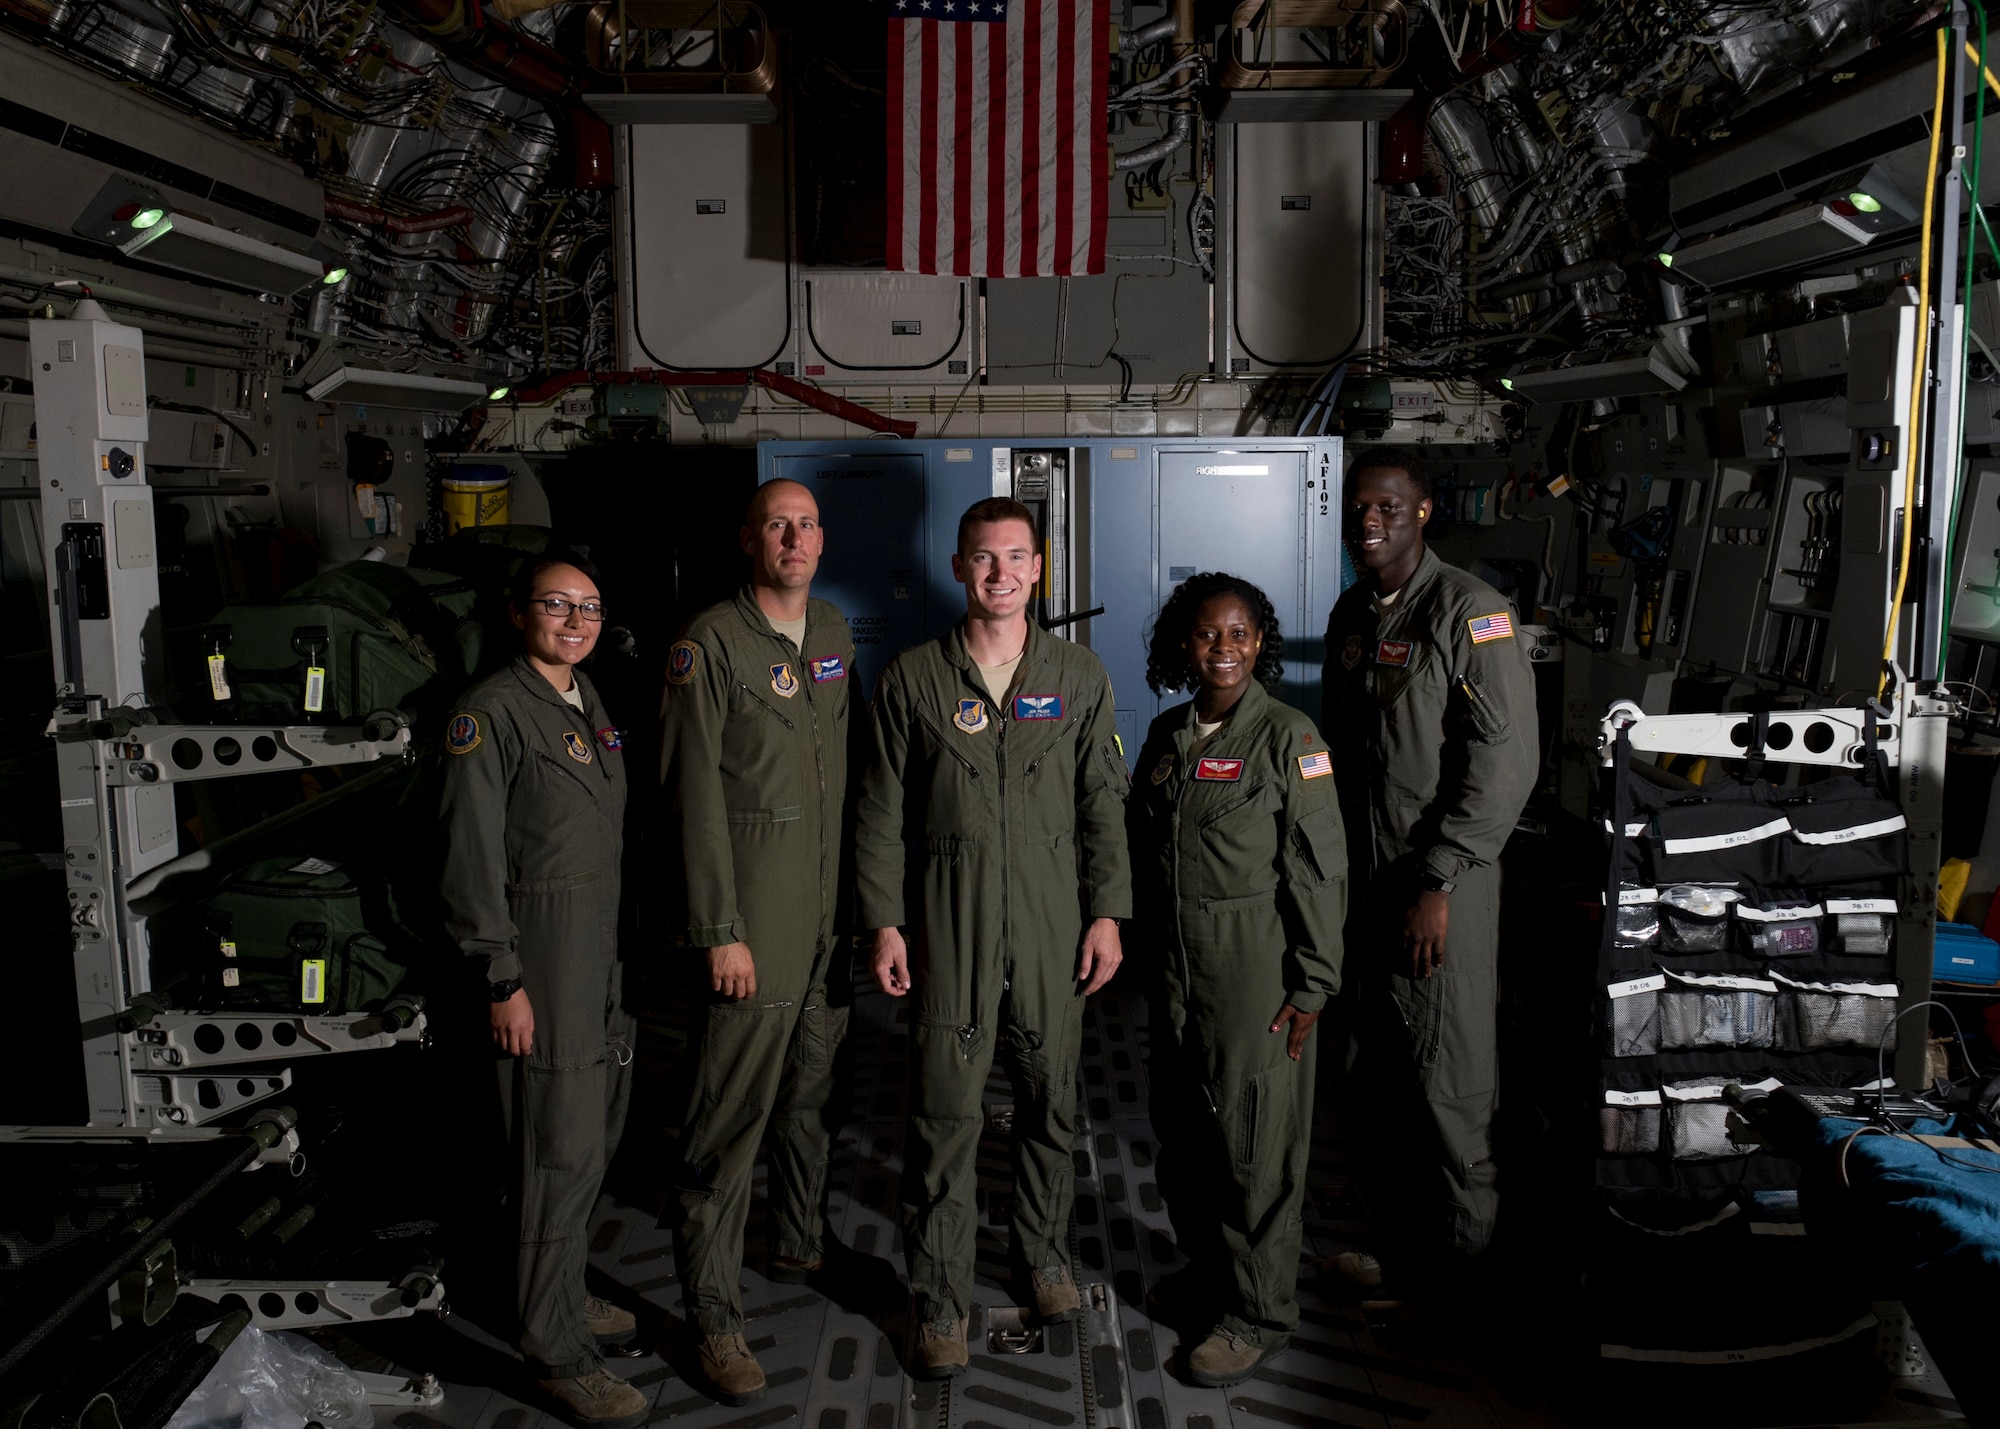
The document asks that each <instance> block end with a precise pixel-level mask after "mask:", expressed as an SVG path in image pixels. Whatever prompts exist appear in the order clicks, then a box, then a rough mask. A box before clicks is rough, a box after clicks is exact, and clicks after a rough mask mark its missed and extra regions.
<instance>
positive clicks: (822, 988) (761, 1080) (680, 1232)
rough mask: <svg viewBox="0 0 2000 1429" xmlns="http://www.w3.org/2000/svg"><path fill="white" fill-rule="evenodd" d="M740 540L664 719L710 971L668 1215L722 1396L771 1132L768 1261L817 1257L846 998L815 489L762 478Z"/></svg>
mask: <svg viewBox="0 0 2000 1429" xmlns="http://www.w3.org/2000/svg"><path fill="white" fill-rule="evenodd" d="M740 539H741V541H742V545H743V551H744V554H746V555H747V556H749V558H750V582H749V584H748V585H746V586H745V587H744V588H743V589H742V590H741V591H739V592H738V593H737V595H736V596H735V598H734V599H732V600H727V601H724V602H722V603H721V604H719V605H714V606H711V607H709V608H708V609H707V610H704V611H702V612H701V613H700V614H699V615H697V616H695V618H694V619H693V620H692V621H690V622H689V624H688V627H687V629H686V631H685V632H684V633H683V635H682V638H681V639H680V640H678V641H676V642H675V643H674V646H673V649H672V651H671V652H670V653H669V656H668V661H667V690H666V697H665V703H664V708H663V710H662V730H661V780H662V783H663V784H664V786H665V791H666V794H667V799H668V802H669V804H670V805H671V806H672V809H673V812H674V815H675V817H676V819H677V821H678V833H679V837H680V843H681V859H680V865H681V869H682V871H683V873H684V874H685V884H686V887H685V894H686V896H685V911H686V917H685V920H684V922H683V923H682V926H681V927H680V929H679V930H678V938H679V940H681V941H684V942H685V944H686V947H687V950H688V952H689V954H690V955H691V956H696V957H700V958H701V959H703V960H704V962H705V965H706V966H705V970H704V971H705V977H704V978H703V979H702V981H703V985H704V987H705V990H706V991H705V996H704V1000H703V1003H702V1005H701V1006H699V1007H697V1008H696V1009H695V1015H694V1018H693V1027H692V1035H691V1038H690V1045H689V1048H688V1059H689V1065H690V1066H692V1067H693V1069H694V1076H693V1090H692V1094H691V1095H690V1097H689V1102H688V1110H687V1116H686V1118H685V1119H684V1120H683V1122H682V1131H681V1145H680V1151H679V1154H678V1155H677V1156H676V1158H675V1161H674V1170H673V1176H674V1186H673V1196H674V1202H675V1205H674V1206H673V1207H670V1208H669V1210H668V1211H667V1213H666V1215H665V1217H664V1219H665V1220H666V1221H667V1222H668V1223H669V1224H671V1225H672V1226H673V1228H674V1257H675V1269H676V1271H677V1272H678V1273H679V1277H680V1282H681V1298H682V1304H683V1306H684V1307H685V1309H686V1311H687V1317H688V1322H689V1324H690V1326H691V1327H692V1329H693V1330H694V1332H695V1334H696V1335H697V1336H698V1337H699V1340H700V1363H701V1370H702V1374H703V1375H704V1376H705V1377H706V1379H707V1381H708V1388H709V1390H710V1392H711V1393H712V1394H714V1396H715V1397H716V1398H717V1399H720V1400H721V1401H722V1402H724V1403H725V1404H748V1403H751V1402H752V1401H754V1400H756V1399H759V1398H761V1397H762V1396H763V1394H764V1371H763V1369H762V1368H761V1367H760V1366H759V1365H758V1363H757V1360H756V1357H755V1356H754V1355H752V1354H751V1353H750V1350H749V1347H748V1346H747V1345H746V1344H745V1343H744V1340H743V1303H742V1292H741V1289H740V1287H739V1285H738V1283H737V1276H738V1273H739V1272H740V1271H741V1269H742V1266H743V1234H744V1226H745V1222H746V1221H747V1219H748V1217H749V1213H750V1178H751V1169H752V1165H753V1163H754V1162H755V1160H756V1156H757V1148H758V1145H759V1143H761V1142H762V1140H763V1138H764V1132H765V1128H766V1126H767V1125H768V1126H769V1128H770V1131H771V1168H770V1169H771V1174H770V1203H771V1220H772V1227H771V1236H770V1263H769V1266H768V1270H767V1273H768V1274H769V1276H770V1277H771V1278H772V1279H773V1280H780V1281H791V1282H800V1283H803V1282H806V1281H809V1280H817V1279H818V1278H820V1277H821V1276H822V1275H823V1274H824V1273H825V1271H826V1268H827V1251H828V1243H827V1241H826V1240H825V1239H824V1235H825V1229H826V1222H825V1215H824V1205H825V1199H826V1164H827V1149H828V1145H829V1142H830V1141H831V1130H832V1128H831V1127H829V1125H828V1124H827V1118H826V1104H827V1099H828V1095H829V1092H830V1091H831V1086H832V1079H833V1057H834V1051H835V1049H836V1048H837V1047H838V1046H839V1045H840V1040H841V1037H842V1036H843V1035H844V1033H845V1032H846V1030H847V1003H848V1002H849V1001H850V1000H851V998H852V994H853V987H852V981H851V979H850V977H849V973H848V968H847V965H846V963H845V962H844V961H842V960H841V959H840V958H839V956H838V952H837V948H836V939H835V933H834V906H835V903H836V902H837V899H838V892H839V888H840V884H841V876H840V873H841V850H842V848H843V846H844V844H843V839H842V836H841V835H842V810H843V808H844V806H845V803H846V794H847V764H848V739H849V732H850V730H851V729H852V728H853V724H852V719H853V716H852V715H851V713H850V709H849V705H850V701H852V700H856V699H858V698H859V696H858V695H857V694H855V693H854V684H855V677H854V673H853V666H854V637H853V636H852V635H851V634H850V633H849V632H848V628H847V621H846V620H845V618H843V617H842V615H841V613H840V612H839V611H838V610H837V609H835V608H834V607H833V606H832V605H830V604H829V603H828V602H826V601H823V600H813V599H811V591H812V580H813V575H814V573H815V572H816V571H817V570H818V569H819V558H820V551H821V549H822V548H823V546H824V544H825V535H824V533H823V532H822V530H821V529H820V524H819V504H818V503H817V502H816V501H814V500H813V495H812V492H811V491H809V490H807V489H806V488H805V487H804V486H801V485H800V484H799V483H798V482H795V481H773V482H769V483H767V484H766V485H764V486H762V487H760V488H758V491H757V494H756V495H755V496H754V497H752V498H751V500H750V506H749V509H748V510H747V511H746V512H745V513H744V517H743V530H742V532H741V535H740Z"/></svg>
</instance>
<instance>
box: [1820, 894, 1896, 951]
mask: <svg viewBox="0 0 2000 1429" xmlns="http://www.w3.org/2000/svg"><path fill="white" fill-rule="evenodd" d="M1826 912H1827V916H1828V918H1830V919H1831V920H1832V923H1833V926H1832V928H1831V929H1830V932H1831V934H1832V943H1833V951H1835V952H1836V953H1844V954H1846V955H1847V956H1848V957H1863V958H1880V957H1886V956H1888V953H1889V948H1890V946H1891V940H1892V937H1893V935H1894V930H1895V917H1896V900H1895V899H1893V898H1829V899H1827V900H1826Z"/></svg>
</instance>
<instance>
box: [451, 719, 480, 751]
mask: <svg viewBox="0 0 2000 1429" xmlns="http://www.w3.org/2000/svg"><path fill="white" fill-rule="evenodd" d="M444 747H445V748H446V749H448V750H450V751H451V752H452V753H453V754H470V753H472V751H473V750H475V749H477V748H479V721H478V720H477V719H475V718H474V717H473V716H471V715H469V714H462V715H454V716H452V721H451V723H450V724H449V725H448V726H446V727H445V732H444Z"/></svg>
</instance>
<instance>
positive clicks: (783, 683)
mask: <svg viewBox="0 0 2000 1429" xmlns="http://www.w3.org/2000/svg"><path fill="white" fill-rule="evenodd" d="M798 692H799V677H798V676H797V675H794V674H793V673H792V667H791V666H790V665H785V664H778V665H773V666H772V667H771V693H772V694H774V695H777V696H779V697H781V698H783V699H787V700H789V699H790V698H791V697H792V696H793V695H796V694H797V693H798Z"/></svg>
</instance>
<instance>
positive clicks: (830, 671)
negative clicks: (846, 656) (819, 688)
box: [811, 655, 847, 685]
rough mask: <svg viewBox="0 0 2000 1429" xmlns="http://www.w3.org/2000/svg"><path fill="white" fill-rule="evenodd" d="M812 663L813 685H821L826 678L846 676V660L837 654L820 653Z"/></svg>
mask: <svg viewBox="0 0 2000 1429" xmlns="http://www.w3.org/2000/svg"><path fill="white" fill-rule="evenodd" d="M811 663H812V677H813V683H814V684H815V685H823V684H825V683H826V682H827V681H828V680H844V679H846V678H847V662H846V661H845V660H843V659H841V658H840V657H839V656H838V655H822V656H820V657H819V658H818V659H817V660H814V661H812V662H811Z"/></svg>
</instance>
